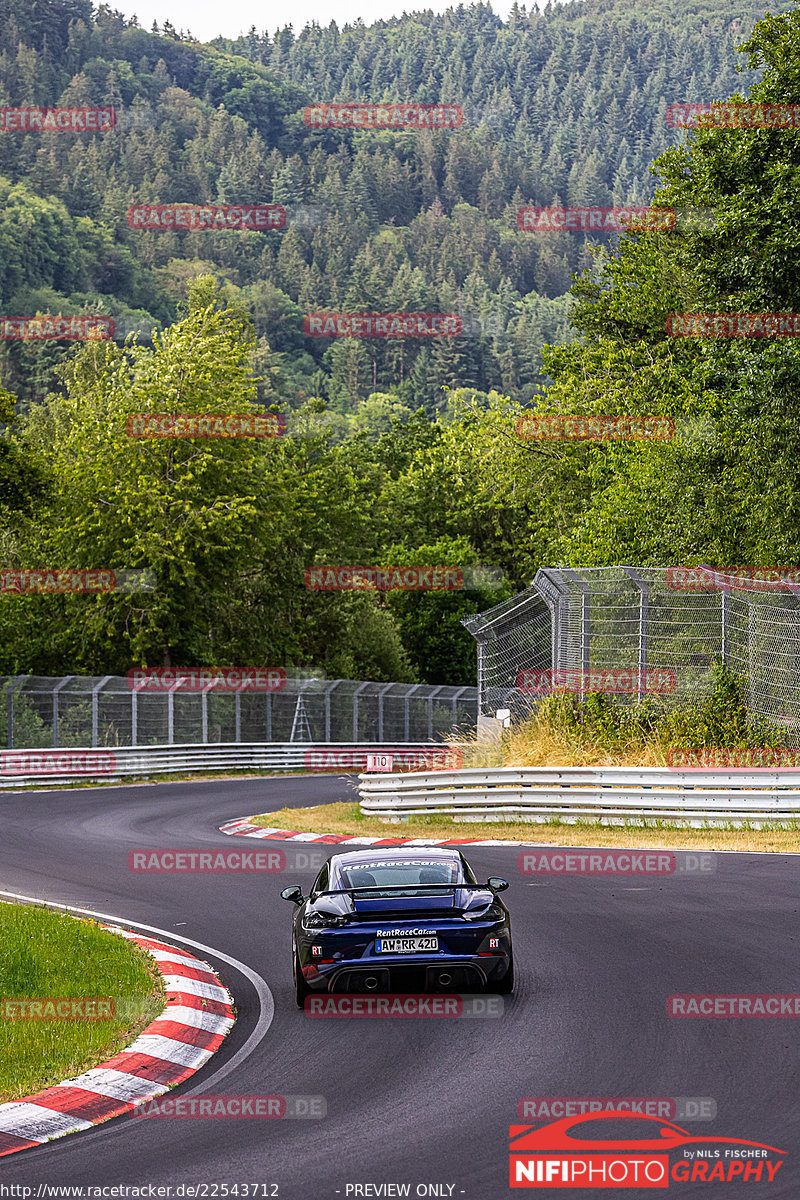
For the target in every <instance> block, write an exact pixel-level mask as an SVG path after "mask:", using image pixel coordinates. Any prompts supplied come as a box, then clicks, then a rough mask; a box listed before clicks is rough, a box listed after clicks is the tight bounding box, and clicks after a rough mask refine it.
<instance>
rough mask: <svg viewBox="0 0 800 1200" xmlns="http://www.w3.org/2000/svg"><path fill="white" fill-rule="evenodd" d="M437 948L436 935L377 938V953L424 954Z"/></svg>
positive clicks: (437, 940)
mask: <svg viewBox="0 0 800 1200" xmlns="http://www.w3.org/2000/svg"><path fill="white" fill-rule="evenodd" d="M438 949H439V939H438V937H393V938H378V939H377V950H378V954H425V953H430V952H431V951H436V950H438Z"/></svg>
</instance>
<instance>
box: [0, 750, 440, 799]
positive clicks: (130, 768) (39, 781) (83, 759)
mask: <svg viewBox="0 0 800 1200" xmlns="http://www.w3.org/2000/svg"><path fill="white" fill-rule="evenodd" d="M387 751H388V752H389V753H391V754H393V755H394V757H395V758H398V757H400V758H403V759H405V760H406V761H409V762H410V763H411V764H412V765H414V762H415V759H416V761H417V763H418V762H419V761H420V760H422V761H425V762H426V764H427V763H429V762H430V761H431V759H433V760H434V761H435V759H436V757H437V756H439V755H442V754H444V755H446V754H448V753H452V752H451V751H450V750H449V747H447V746H446V745H443V744H442V743H440V742H437V743H435V744H426V743H420V742H417V743H403V742H399V743H397V742H395V743H393V744H392V746H391V747H389V746H387V745H386V744H385V743H381V742H375V743H373V742H361V743H359V744H356V743H346V742H345V743H341V742H340V743H335V742H333V743H332V742H325V743H313V742H285V743H274V742H257V743H252V744H250V745H242V744H241V743H237V742H231V743H226V742H221V743H217V744H216V745H210V746H198V745H197V744H196V743H188V744H186V745H183V746H137V747H135V748H131V747H128V746H108V747H94V748H84V749H42V750H2V751H0V789H2V788H18V787H42V786H43V785H46V786H49V785H52V784H59V783H75V782H78V781H81V780H86V781H89V780H101V781H104V782H107V783H108V782H112V781H114V782H118V781H121V780H123V779H125V778H131V777H135V776H148V775H167V774H184V773H191V772H195V771H221V770H234V771H246V770H262V771H337V770H338V771H342V772H347V773H351V772H355V771H358V770H362V769H364V768H365V767H366V765H367V755H368V754H380V753H385V752H387ZM444 761H446V759H445V760H444ZM450 761H451V762H452V758H451V760H450Z"/></svg>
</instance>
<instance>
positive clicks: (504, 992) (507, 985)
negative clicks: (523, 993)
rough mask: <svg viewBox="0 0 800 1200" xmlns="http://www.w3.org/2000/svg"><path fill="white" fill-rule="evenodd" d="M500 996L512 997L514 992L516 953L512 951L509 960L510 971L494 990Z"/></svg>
mask: <svg viewBox="0 0 800 1200" xmlns="http://www.w3.org/2000/svg"><path fill="white" fill-rule="evenodd" d="M494 990H495V992H497V994H498V995H499V996H510V995H511V993H512V992H513V990H514V952H513V950H512V952H511V955H510V957H509V960H508V970H507V971H506V973H505V975H504V976H503V978H502V979H501V980H500V982H499V983H498V985H497V987H496V988H495V989H494Z"/></svg>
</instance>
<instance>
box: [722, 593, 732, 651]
mask: <svg viewBox="0 0 800 1200" xmlns="http://www.w3.org/2000/svg"><path fill="white" fill-rule="evenodd" d="M721 600H722V661H723V662H724V663H726V664H727V662H728V629H729V627H730V623H731V589H730V588H723V589H722V595H721Z"/></svg>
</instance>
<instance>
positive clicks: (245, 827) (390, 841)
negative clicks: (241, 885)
mask: <svg viewBox="0 0 800 1200" xmlns="http://www.w3.org/2000/svg"><path fill="white" fill-rule="evenodd" d="M252 819H253V818H252V817H239V818H237V820H235V821H227V822H226V824H224V825H220V827H219V831H220V833H227V834H230V836H231V837H253V838H269V839H270V840H271V841H276V842H305V843H306V844H308V843H309V842H314V843H315V844H320V843H323V844H324V845H326V846H541V845H543V844H546V843H542V842H512V841H505V840H501V839H499V838H379V837H345V836H344V834H340V833H294V832H293V831H292V830H291V829H277V828H276V829H268V828H266V826H263V825H251V824H250V822H251V821H252Z"/></svg>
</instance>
